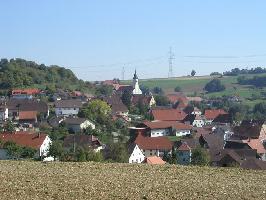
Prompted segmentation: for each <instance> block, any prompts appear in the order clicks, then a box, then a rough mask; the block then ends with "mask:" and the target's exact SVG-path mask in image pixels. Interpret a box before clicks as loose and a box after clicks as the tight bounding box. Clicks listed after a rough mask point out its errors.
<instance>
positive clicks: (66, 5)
mask: <svg viewBox="0 0 266 200" xmlns="http://www.w3.org/2000/svg"><path fill="white" fill-rule="evenodd" d="M0 8H1V11H0V22H1V25H0V57H1V58H9V59H10V58H24V59H27V60H32V61H36V62H37V63H39V64H41V63H44V64H46V65H52V64H56V65H59V66H63V67H66V68H70V69H72V70H73V71H74V72H75V74H76V75H77V76H78V77H79V78H82V79H84V80H104V79H112V78H114V77H117V78H120V79H121V76H122V75H121V74H122V67H123V66H124V67H125V78H126V79H129V78H132V76H133V71H134V70H135V68H136V69H137V72H138V74H139V78H149V77H167V75H168V56H169V55H168V51H169V47H170V46H172V49H173V52H174V54H175V59H174V61H173V62H174V67H173V72H174V75H175V76H181V75H187V74H189V73H190V72H191V70H192V69H195V70H196V72H197V75H203V74H209V73H210V72H212V71H219V72H222V71H224V70H226V69H231V68H234V67H241V68H242V67H243V68H246V67H248V68H251V67H257V66H263V67H266V1H264V0H221V1H213V0H209V1H207V0H202V1H200V0H194V1H193V0H186V1H185V0H182V1H181V0H175V1H174V0H164V1H163V0H161V1H159V0H120V1H119V0H94V1H92V0H45V1H38V0H24V1H22V0H21V1H20V0H6V1H5V0H0Z"/></svg>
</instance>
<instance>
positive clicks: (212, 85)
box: [204, 79, 225, 93]
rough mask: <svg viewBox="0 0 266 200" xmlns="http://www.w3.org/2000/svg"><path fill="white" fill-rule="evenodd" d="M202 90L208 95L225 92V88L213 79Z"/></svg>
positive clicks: (217, 80)
mask: <svg viewBox="0 0 266 200" xmlns="http://www.w3.org/2000/svg"><path fill="white" fill-rule="evenodd" d="M204 90H206V91H207V92H209V93H211V92H220V91H223V90H225V86H224V85H222V83H221V81H220V80H219V79H213V80H211V81H210V82H208V83H207V84H206V85H205V87H204Z"/></svg>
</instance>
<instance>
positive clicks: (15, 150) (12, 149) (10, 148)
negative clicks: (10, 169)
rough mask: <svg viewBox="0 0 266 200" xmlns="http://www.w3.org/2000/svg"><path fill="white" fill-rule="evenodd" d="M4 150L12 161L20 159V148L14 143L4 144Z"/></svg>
mask: <svg viewBox="0 0 266 200" xmlns="http://www.w3.org/2000/svg"><path fill="white" fill-rule="evenodd" d="M4 149H6V151H7V155H8V156H9V157H11V158H12V159H19V158H20V157H21V153H22V148H21V147H20V146H18V145H17V144H16V143H15V142H12V141H8V142H6V143H5V144H4Z"/></svg>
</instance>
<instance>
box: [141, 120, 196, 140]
mask: <svg viewBox="0 0 266 200" xmlns="http://www.w3.org/2000/svg"><path fill="white" fill-rule="evenodd" d="M138 127H142V128H147V135H148V136H149V137H160V136H170V135H172V136H173V135H175V136H184V135H189V134H191V130H192V126H190V125H188V124H183V123H178V122H171V121H152V122H149V121H144V122H143V123H142V124H139V125H138Z"/></svg>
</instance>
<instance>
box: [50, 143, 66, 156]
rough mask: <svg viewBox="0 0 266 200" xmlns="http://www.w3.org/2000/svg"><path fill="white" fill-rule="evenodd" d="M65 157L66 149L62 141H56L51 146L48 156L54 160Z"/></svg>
mask: <svg viewBox="0 0 266 200" xmlns="http://www.w3.org/2000/svg"><path fill="white" fill-rule="evenodd" d="M63 155H64V148H63V144H62V142H61V141H59V140H56V141H53V142H52V143H51V144H50V147H49V152H48V156H52V157H53V158H54V159H56V158H58V159H59V160H60V158H61V157H62V156H63Z"/></svg>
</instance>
